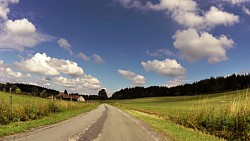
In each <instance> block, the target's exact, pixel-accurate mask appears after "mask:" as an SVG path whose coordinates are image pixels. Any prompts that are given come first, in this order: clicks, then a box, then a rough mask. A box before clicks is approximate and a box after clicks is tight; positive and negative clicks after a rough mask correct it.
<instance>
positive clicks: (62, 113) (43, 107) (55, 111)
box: [0, 92, 98, 137]
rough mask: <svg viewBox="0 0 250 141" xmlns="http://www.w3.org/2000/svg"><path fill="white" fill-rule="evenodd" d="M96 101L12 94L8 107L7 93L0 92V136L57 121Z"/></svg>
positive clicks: (91, 107) (88, 109)
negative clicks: (79, 101) (11, 103)
mask: <svg viewBox="0 0 250 141" xmlns="http://www.w3.org/2000/svg"><path fill="white" fill-rule="evenodd" d="M97 105H98V103H78V102H70V101H62V100H49V99H43V98H38V97H30V96H22V95H13V105H12V107H10V103H9V101H8V93H4V92H0V137H3V136H6V135H10V134H14V133H18V132H23V131H26V130H29V129H31V128H35V127H38V126H43V125H48V124H53V123H57V122H59V121H62V120H66V119H68V118H70V117H73V116H76V115H79V114H81V113H84V112H88V111H91V110H92V109H94V108H96V107H97Z"/></svg>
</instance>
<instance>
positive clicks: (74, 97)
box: [57, 92, 85, 102]
mask: <svg viewBox="0 0 250 141" xmlns="http://www.w3.org/2000/svg"><path fill="white" fill-rule="evenodd" d="M57 97H58V98H60V99H63V100H70V101H78V102H85V99H84V98H83V97H82V96H80V95H69V94H65V93H62V92H60V93H59V94H58V95H57Z"/></svg>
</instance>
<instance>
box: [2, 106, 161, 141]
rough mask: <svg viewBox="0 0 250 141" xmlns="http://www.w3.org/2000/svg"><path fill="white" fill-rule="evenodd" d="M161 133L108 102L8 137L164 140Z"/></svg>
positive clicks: (26, 139) (30, 140)
mask: <svg viewBox="0 0 250 141" xmlns="http://www.w3.org/2000/svg"><path fill="white" fill-rule="evenodd" d="M158 135H159V134H157V133H155V132H154V131H153V130H151V129H149V128H148V127H147V126H145V125H144V124H143V123H141V122H140V121H138V120H137V119H135V118H133V117H131V116H130V115H128V114H127V113H125V112H123V111H121V110H119V109H117V108H115V107H113V106H110V105H107V104H102V105H100V106H99V107H98V108H97V109H95V110H93V111H91V112H88V113H86V114H83V115H80V116H78V117H75V118H72V119H69V120H67V121H64V122H61V123H59V124H55V125H51V126H47V127H42V128H39V129H36V130H34V131H31V132H28V133H21V134H17V135H14V136H10V137H7V138H4V139H0V141H1V140H4V141H10V140H11V141H12V140H14V141H160V140H162V139H160V138H159V136H158Z"/></svg>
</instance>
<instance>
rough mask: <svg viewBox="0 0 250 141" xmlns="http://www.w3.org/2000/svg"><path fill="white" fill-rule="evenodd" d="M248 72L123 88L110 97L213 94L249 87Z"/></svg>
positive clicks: (249, 76) (249, 75) (249, 77)
mask: <svg viewBox="0 0 250 141" xmlns="http://www.w3.org/2000/svg"><path fill="white" fill-rule="evenodd" d="M249 85H250V74H244V75H238V74H233V75H230V76H227V77H216V78H215V77H210V78H209V79H204V80H201V81H198V82H194V83H192V84H183V85H179V86H175V87H171V88H168V87H165V86H150V87H147V88H144V87H134V88H125V89H121V90H119V91H117V92H115V93H114V94H113V95H112V97H111V99H132V98H142V97H159V96H192V95H202V94H213V93H218V92H227V91H232V90H239V89H245V88H249Z"/></svg>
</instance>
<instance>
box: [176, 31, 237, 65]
mask: <svg viewBox="0 0 250 141" xmlns="http://www.w3.org/2000/svg"><path fill="white" fill-rule="evenodd" d="M173 39H174V40H175V41H174V46H175V48H177V49H178V50H180V52H181V56H182V57H183V58H185V59H187V60H188V61H194V60H199V59H201V58H208V62H210V63H217V62H220V61H224V60H227V59H228V57H227V55H226V51H227V49H229V48H231V47H233V45H234V41H233V40H232V39H228V38H227V37H226V36H225V35H220V37H217V38H216V37H214V36H213V35H212V34H209V33H207V32H201V33H198V31H197V30H195V29H192V28H189V29H187V30H182V31H181V30H178V31H177V32H176V33H175V35H174V36H173Z"/></svg>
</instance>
